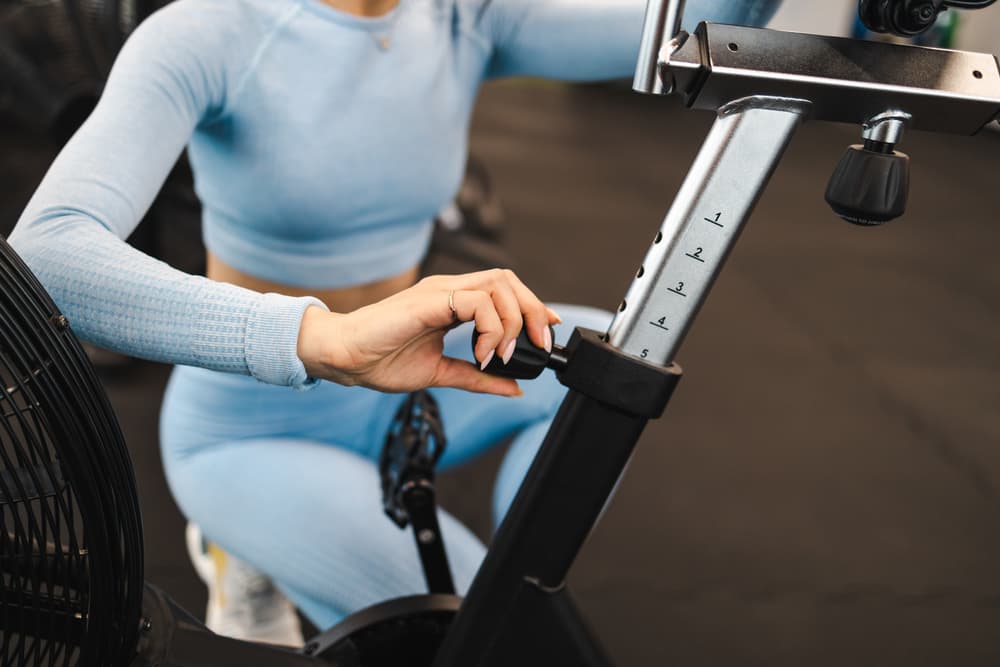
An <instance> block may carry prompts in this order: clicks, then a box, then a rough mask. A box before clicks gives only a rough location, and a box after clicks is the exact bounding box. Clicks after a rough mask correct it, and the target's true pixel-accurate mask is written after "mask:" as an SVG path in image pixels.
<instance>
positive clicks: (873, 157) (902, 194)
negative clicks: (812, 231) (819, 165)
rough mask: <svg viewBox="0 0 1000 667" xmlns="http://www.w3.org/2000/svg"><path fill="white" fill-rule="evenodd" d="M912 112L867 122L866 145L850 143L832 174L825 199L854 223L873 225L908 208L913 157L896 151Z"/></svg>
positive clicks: (887, 219) (889, 114)
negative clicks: (907, 201) (904, 126)
mask: <svg viewBox="0 0 1000 667" xmlns="http://www.w3.org/2000/svg"><path fill="white" fill-rule="evenodd" d="M909 118H910V116H909V114H906V113H905V112H901V111H889V112H886V113H883V114H879V115H878V116H876V117H874V118H872V119H871V120H869V121H868V122H867V123H865V125H864V132H863V137H864V139H865V143H864V144H863V145H860V144H855V145H854V146H849V147H848V148H847V151H846V152H845V153H844V156H843V157H842V158H840V163H839V164H838V165H837V168H836V169H835V170H834V172H833V176H831V177H830V183H829V185H827V188H826V201H827V203H828V204H830V207H831V208H832V209H833V211H834V212H835V213H836V214H837V215H839V216H840V217H841V218H843V219H844V220H847V221H848V222H850V223H853V224H855V225H864V226H873V225H881V224H883V223H885V222H888V221H890V220H893V219H895V218H898V217H899V216H901V215H902V214H903V212H904V211H905V210H906V198H907V195H908V194H909V189H910V158H909V157H908V156H906V155H905V154H904V153H900V152H898V151H896V150H895V147H896V143H897V142H898V141H899V139H900V137H901V136H902V130H903V124H904V123H905V122H906V121H907V120H909Z"/></svg>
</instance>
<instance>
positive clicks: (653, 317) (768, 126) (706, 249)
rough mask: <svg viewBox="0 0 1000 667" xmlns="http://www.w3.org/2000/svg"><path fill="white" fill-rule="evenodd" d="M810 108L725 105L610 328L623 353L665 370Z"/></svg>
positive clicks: (757, 101)
mask: <svg viewBox="0 0 1000 667" xmlns="http://www.w3.org/2000/svg"><path fill="white" fill-rule="evenodd" d="M806 109H807V103H805V102H803V101H801V100H788V99H783V98H773V97H749V98H745V99H742V100H737V101H736V102H732V103H730V104H727V105H726V106H724V107H722V108H721V109H720V110H719V116H718V118H717V119H716V121H715V124H714V125H713V126H712V130H711V132H710V133H709V135H708V138H707V140H706V141H705V144H704V145H703V146H702V148H701V151H700V152H699V153H698V157H697V158H696V159H695V162H694V165H693V166H692V168H691V171H690V172H689V173H688V177H687V178H686V179H685V181H684V184H683V185H682V186H681V189H680V192H678V194H677V198H676V199H675V200H674V204H673V206H672V207H671V209H670V212H669V213H667V217H666V219H665V220H664V221H663V225H662V227H661V228H660V231H659V232H658V233H657V235H656V238H655V239H654V241H653V245H652V247H651V248H650V249H649V252H648V253H647V255H646V258H645V260H644V261H643V264H642V266H641V267H640V268H639V271H638V272H637V273H636V277H635V280H634V281H633V282H632V285H631V287H630V288H629V290H628V292H627V293H626V295H625V300H624V301H623V302H622V304H621V307H620V308H619V311H618V314H617V315H616V316H615V318H614V320H613V321H612V323H611V328H610V329H609V330H608V340H609V341H610V342H611V343H612V344H613V345H615V346H616V347H617V348H619V349H620V350H622V351H623V352H625V353H627V354H630V355H632V356H635V357H639V358H641V359H644V360H646V361H648V362H650V363H656V364H660V365H667V364H669V363H671V362H672V361H673V359H674V355H675V354H676V352H677V348H678V347H679V346H680V344H681V341H682V340H683V339H684V335H685V334H686V333H687V331H688V329H689V328H690V326H691V323H692V322H693V320H694V317H695V315H696V314H697V313H698V309H699V308H700V307H701V304H702V303H703V302H704V300H705V298H706V296H707V295H708V291H709V290H710V289H711V287H712V284H713V283H714V282H715V278H716V276H717V275H718V274H719V271H721V270H722V265H723V263H724V262H725V260H726V257H727V256H728V255H729V251H730V250H731V249H732V247H733V245H734V244H735V243H736V239H737V238H738V237H739V233H740V230H741V229H742V228H743V225H744V223H745V222H746V220H747V218H749V217H750V213H751V211H752V210H753V207H754V205H755V204H756V203H757V200H758V199H759V197H760V195H761V193H762V192H763V190H764V188H765V186H766V185H767V182H768V180H769V179H770V177H771V174H772V173H773V171H774V168H775V166H776V165H777V163H778V161H779V160H780V159H781V155H782V154H783V153H784V151H785V148H786V147H787V146H788V142H789V140H790V139H791V136H792V134H793V133H794V132H795V129H796V128H797V127H798V125H799V123H800V122H801V120H802V116H803V114H804V113H805V110H806Z"/></svg>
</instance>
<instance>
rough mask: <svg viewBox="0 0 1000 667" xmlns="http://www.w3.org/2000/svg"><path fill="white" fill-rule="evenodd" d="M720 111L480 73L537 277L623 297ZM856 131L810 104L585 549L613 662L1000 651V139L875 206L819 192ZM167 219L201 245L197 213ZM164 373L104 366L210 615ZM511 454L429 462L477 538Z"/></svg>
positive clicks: (966, 143)
mask: <svg viewBox="0 0 1000 667" xmlns="http://www.w3.org/2000/svg"><path fill="white" fill-rule="evenodd" d="M711 120H712V115H711V114H708V113H704V112H691V111H687V110H684V109H682V108H681V107H680V106H679V105H677V104H676V103H673V102H671V101H667V100H662V99H652V98H644V97H641V96H638V95H635V94H633V93H630V92H629V91H627V89H626V88H625V87H624V86H622V87H615V86H579V87H567V86H562V85H555V84H545V83H539V82H534V81H512V82H505V83H499V84H492V85H491V86H490V87H488V88H487V89H485V90H484V93H483V95H482V97H481V100H480V104H479V107H478V111H477V115H476V118H475V122H474V127H473V134H472V150H473V152H474V153H475V154H476V155H477V156H478V157H479V158H480V159H482V160H483V161H484V162H485V164H486V165H487V166H488V168H489V169H490V172H491V174H492V178H493V180H494V185H495V187H496V190H497V192H498V194H499V197H500V198H501V200H502V203H503V206H504V210H505V212H506V216H507V239H506V243H507V245H508V248H509V250H510V251H511V253H512V255H513V257H514V258H516V266H517V268H518V270H519V272H520V274H521V276H522V277H523V278H524V279H525V281H526V282H527V283H528V284H529V285H531V286H532V287H534V288H535V289H536V291H537V292H538V293H539V294H540V295H541V296H542V297H543V298H545V299H548V300H551V301H563V302H576V303H586V304H591V305H594V306H599V307H604V308H608V309H613V308H615V307H616V306H617V305H618V302H619V301H620V299H621V296H622V294H623V293H624V291H625V288H626V287H627V285H628V283H629V281H630V279H631V276H632V274H633V272H634V271H635V269H636V268H637V267H638V265H639V263H640V261H641V259H642V257H643V255H644V253H645V250H646V248H647V246H648V244H649V243H650V241H651V240H652V238H653V236H654V235H655V233H656V230H657V228H658V226H659V223H660V220H661V219H662V216H663V214H664V213H665V211H666V209H667V207H668V205H669V202H670V200H671V199H672V197H673V195H674V193H675V192H676V190H677V188H678V186H679V184H680V182H681V179H682V178H683V176H684V174H685V172H686V169H687V167H688V165H689V164H690V163H691V161H692V159H693V157H694V155H695V152H696V151H697V149H698V146H699V145H700V143H701V140H702V138H703V136H704V134H705V132H706V131H707V129H708V127H709V125H710V123H711ZM857 141H858V129H857V128H853V127H847V126H837V125H829V124H820V123H814V124H806V125H805V126H804V127H803V128H802V129H801V130H800V131H799V133H798V134H797V135H796V137H795V139H794V140H793V143H792V145H791V148H790V150H789V152H788V154H787V156H786V158H785V159H784V161H783V162H782V164H781V165H780V167H779V168H778V170H777V172H776V174H775V176H774V178H773V181H772V183H771V186H770V188H769V189H768V191H767V192H766V193H765V195H764V197H763V198H762V200H761V201H760V203H759V205H758V207H757V209H756V212H755V213H754V215H753V218H752V219H751V221H750V222H749V224H748V226H747V228H746V229H745V231H744V233H743V236H742V238H741V239H740V241H739V243H738V244H737V246H736V249H735V251H734V252H733V254H732V256H731V258H730V261H729V262H728V264H727V266H726V268H725V270H724V271H723V273H722V275H721V277H720V278H719V280H718V282H717V284H716V287H715V289H714V291H713V293H712V294H711V296H710V297H709V299H708V302H707V304H706V305H705V307H704V308H703V309H702V312H701V314H700V316H699V318H698V320H697V321H696V323H695V326H694V327H693V329H692V331H691V332H690V334H689V336H688V339H687V341H686V342H685V344H684V345H683V346H682V347H681V350H680V353H679V355H678V361H679V362H680V363H681V365H682V366H683V367H684V369H685V377H684V380H683V381H682V382H681V385H680V387H679V390H678V391H677V393H676V394H675V397H674V400H673V401H672V404H671V405H670V407H669V409H668V411H667V414H666V416H665V417H664V418H663V419H662V420H660V421H659V422H656V423H653V424H651V425H650V426H649V428H648V429H647V431H646V433H645V435H644V436H643V438H642V441H641V443H640V445H639V448H638V451H637V454H636V456H635V458H634V460H633V463H632V465H631V468H630V470H629V472H628V474H627V476H626V477H625V480H624V482H623V484H622V485H621V487H620V489H619V491H618V493H617V496H616V498H615V500H614V503H613V504H612V505H611V507H610V509H609V510H608V512H607V514H606V516H605V518H604V520H603V521H602V523H601V524H600V525H599V527H598V528H597V529H596V531H595V532H594V533H593V535H592V536H591V539H590V540H589V542H588V544H587V545H586V547H585V549H584V550H583V552H582V554H581V555H580V558H579V560H578V562H577V564H576V566H575V568H574V571H573V574H572V576H571V580H570V582H571V586H572V588H573V590H574V592H575V596H576V598H577V600H578V601H579V603H580V605H581V606H582V607H583V609H584V611H585V613H586V615H587V616H588V618H589V620H590V621H591V623H592V625H593V627H594V628H595V629H596V631H597V632H598V634H599V635H600V637H601V638H602V640H603V642H604V644H605V645H606V647H607V648H608V651H609V652H610V653H611V654H612V656H613V657H614V658H615V661H616V663H617V664H620V665H623V666H647V665H648V666H653V665H665V664H673V665H907V666H916V665H997V664H1000V346H998V344H997V341H998V337H1000V268H998V264H997V259H996V257H997V254H998V252H1000V227H998V220H997V217H998V212H997V209H998V206H997V204H998V198H997V186H996V175H997V173H998V166H1000V155H998V148H1000V134H996V135H994V134H993V133H991V132H987V133H984V134H983V135H981V136H978V137H971V138H970V137H950V136H943V135H928V134H921V133H910V134H909V135H908V136H906V137H905V139H904V142H903V144H902V145H901V146H900V149H901V150H903V151H904V152H906V153H908V154H909V155H910V156H911V158H912V187H911V195H910V200H909V210H908V211H907V213H906V215H905V216H904V217H903V218H902V219H900V220H897V221H895V222H893V223H891V224H888V225H885V226H883V227H878V228H860V227H855V226H852V225H849V224H847V223H844V222H842V221H840V220H839V219H838V218H836V217H835V216H834V214H833V213H832V212H831V211H830V210H829V208H828V207H827V205H826V204H825V202H824V201H823V191H824V188H825V186H826V181H827V179H828V177H829V175H830V173H831V172H832V170H833V168H834V165H835V164H836V162H837V160H838V159H839V157H840V155H841V153H842V151H843V150H844V148H846V147H847V145H848V144H851V143H857ZM3 144H4V146H5V150H4V151H3V155H0V176H2V178H3V182H4V188H3V192H4V193H5V195H4V196H3V198H2V200H3V201H2V208H0V210H2V211H3V212H4V220H6V221H8V228H9V225H10V224H12V223H13V220H14V219H15V218H16V215H17V212H18V211H19V209H20V208H21V206H23V204H24V202H25V201H26V199H27V197H28V196H29V194H30V191H31V189H32V187H33V185H34V183H35V182H37V179H38V178H39V177H40V176H41V174H42V173H43V171H44V169H45V167H46V165H47V163H48V161H49V160H50V159H51V157H52V148H51V147H49V146H47V145H45V144H44V143H43V142H42V141H41V140H40V139H39V138H37V137H33V136H31V135H30V134H26V133H25V132H24V131H22V130H13V129H10V128H8V129H6V130H5V131H4V135H3ZM158 234H159V237H160V240H161V241H163V242H166V243H167V244H169V245H172V246H174V247H175V248H176V247H180V248H183V247H188V248H197V240H196V238H195V237H196V234H197V232H196V230H195V229H194V228H193V227H191V228H186V227H184V226H178V227H174V228H171V227H170V226H169V225H166V226H164V228H163V229H160V230H159V231H158ZM188 237H190V238H188ZM184 244H188V245H187V246H185V245H184ZM174 252H182V251H180V250H175V251H174ZM184 252H186V251H184ZM191 252H196V250H195V251H191ZM189 257H190V255H189ZM167 372H168V369H167V368H166V367H164V366H161V365H157V364H152V363H148V362H142V363H137V364H133V365H132V366H130V367H127V368H124V369H121V370H120V371H118V372H112V373H105V375H104V381H105V385H106V387H107V390H108V392H109V394H110V395H111V398H112V401H113V403H114V405H115V408H116V410H117V413H118V417H119V419H120V420H121V424H122V427H123V429H124V431H125V434H126V438H127V441H128V443H129V446H130V449H131V451H132V455H133V457H134V462H135V467H136V474H137V476H138V480H139V490H140V495H141V502H142V508H143V511H144V516H145V537H146V572H147V578H148V579H149V580H150V581H152V582H154V583H155V584H158V585H159V586H161V587H163V588H165V589H166V590H167V591H169V592H170V593H171V594H172V595H173V596H174V597H175V598H176V599H177V600H179V601H180V602H181V603H182V604H183V605H185V606H186V607H187V608H189V609H191V610H193V611H195V612H198V613H201V612H203V609H204V600H205V592H204V589H203V587H202V586H201V584H200V582H199V581H198V580H197V579H196V577H195V574H194V572H193V570H192V568H191V566H190V564H189V562H188V559H187V557H186V555H185V551H184V548H183V540H182V534H183V533H182V531H183V525H184V524H183V520H182V518H181V516H180V515H179V514H178V512H177V510H176V508H175V506H174V504H173V502H172V501H171V499H170V496H169V493H168V491H167V489H166V487H165V485H164V481H163V476H162V472H161V469H160V463H159V456H158V451H157V435H156V418H157V404H158V399H159V395H160V392H161V390H162V387H163V384H164V381H165V379H166V376H167ZM498 460H499V456H498V454H494V455H491V456H489V457H487V458H486V459H484V460H481V461H477V462H475V463H473V464H472V465H470V466H469V467H468V468H466V469H464V470H461V471H459V472H457V473H455V474H449V475H447V476H445V478H444V479H443V480H442V487H443V500H444V504H445V506H447V507H448V508H449V509H451V510H452V511H453V512H455V513H457V514H458V515H459V516H461V517H463V518H465V519H466V520H467V521H468V522H469V523H470V524H471V525H472V526H473V527H474V528H475V529H476V530H477V531H479V533H480V534H481V535H484V536H487V535H488V532H489V525H488V518H487V491H486V489H487V488H488V487H489V484H490V479H491V475H492V473H493V470H494V468H495V466H496V463H497V461H498ZM322 520H323V518H322V517H316V516H313V517H310V516H303V522H304V525H305V523H306V522H309V521H322Z"/></svg>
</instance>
